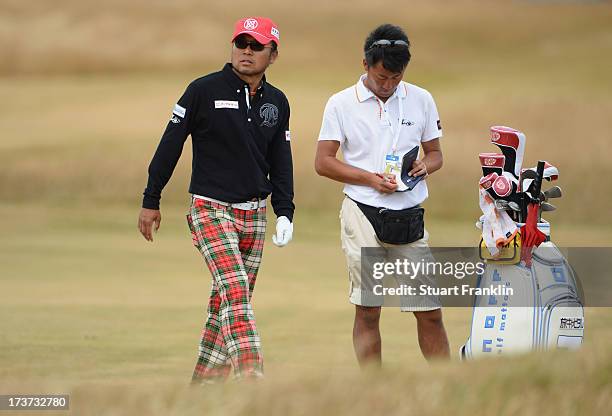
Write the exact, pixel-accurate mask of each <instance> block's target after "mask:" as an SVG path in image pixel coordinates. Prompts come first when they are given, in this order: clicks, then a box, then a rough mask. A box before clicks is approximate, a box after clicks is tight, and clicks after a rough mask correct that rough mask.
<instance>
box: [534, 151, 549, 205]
mask: <svg viewBox="0 0 612 416" xmlns="http://www.w3.org/2000/svg"><path fill="white" fill-rule="evenodd" d="M545 163H546V162H545V161H543V160H538V168H537V173H538V177H537V178H536V179H535V183H534V185H533V187H534V190H533V196H534V197H535V198H540V191H541V190H542V179H543V178H544V164H545Z"/></svg>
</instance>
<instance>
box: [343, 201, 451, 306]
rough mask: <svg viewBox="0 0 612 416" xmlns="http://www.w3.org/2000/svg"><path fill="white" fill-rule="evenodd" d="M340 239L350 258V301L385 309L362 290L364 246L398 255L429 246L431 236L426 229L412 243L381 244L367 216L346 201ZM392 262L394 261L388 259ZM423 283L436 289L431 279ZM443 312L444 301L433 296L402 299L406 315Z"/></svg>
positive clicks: (376, 298) (380, 298) (350, 202)
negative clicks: (362, 251)
mask: <svg viewBox="0 0 612 416" xmlns="http://www.w3.org/2000/svg"><path fill="white" fill-rule="evenodd" d="M340 238H341V241H342V250H343V251H344V254H345V256H346V262H347V265H348V273H349V282H350V289H349V300H350V302H351V303H352V304H354V305H359V306H372V307H377V306H382V297H381V296H375V295H374V294H373V293H372V292H371V291H366V290H364V288H363V287H362V279H361V248H362V247H382V248H393V249H396V250H393V251H394V252H396V253H397V252H398V250H397V249H399V251H400V252H401V249H402V248H404V247H405V248H410V247H425V248H427V247H429V246H428V244H427V241H428V240H429V233H428V232H427V230H425V233H424V236H423V238H421V239H420V240H417V241H415V242H413V243H410V244H405V245H401V246H398V245H393V244H387V243H383V242H381V241H380V240H379V239H378V238H377V237H376V233H375V232H374V228H373V227H372V224H370V221H368V219H367V218H366V217H365V215H364V214H363V212H361V210H360V209H359V207H358V206H357V204H356V203H355V202H354V201H353V200H351V199H350V198H348V197H346V198H344V201H343V202H342V209H341V210H340ZM404 256H405V257H408V258H409V257H410V251H409V250H408V251H407V252H405V255H404ZM387 260H391V259H387ZM418 279H419V281H420V283H423V284H427V285H429V286H435V282H434V281H433V280H430V279H428V278H427V277H422V276H421V277H419V278H418ZM435 309H440V302H439V300H438V298H437V297H433V296H421V295H418V294H417V295H413V296H402V297H401V310H402V312H415V311H430V310H435Z"/></svg>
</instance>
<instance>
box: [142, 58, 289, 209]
mask: <svg viewBox="0 0 612 416" xmlns="http://www.w3.org/2000/svg"><path fill="white" fill-rule="evenodd" d="M289 112H290V109H289V102H288V101H287V97H285V94H283V92H282V91H281V90H279V89H277V88H275V87H274V86H272V85H271V84H269V83H267V82H266V80H265V77H264V78H263V80H262V84H261V86H260V88H259V89H258V90H257V94H256V95H255V96H254V97H253V96H250V95H249V87H248V84H247V83H246V82H245V81H243V80H241V79H240V78H239V77H238V76H237V75H236V74H235V73H234V71H233V70H232V67H231V64H229V63H228V64H226V65H225V67H224V68H223V69H222V70H221V71H219V72H215V73H212V74H209V75H206V76H204V77H202V78H198V79H196V80H195V81H193V82H192V83H191V84H189V86H188V87H187V90H186V91H185V93H184V94H183V96H182V97H181V98H180V99H179V101H178V103H177V104H176V105H175V107H174V111H173V113H172V117H171V119H170V121H169V122H168V126H167V127H166V130H165V132H164V134H163V136H162V138H161V141H160V143H159V146H158V147H157V151H156V152H155V155H154V156H153V160H152V161H151V164H150V165H149V180H148V183H147V187H146V189H145V191H144V198H143V203H142V206H143V208H149V209H159V201H160V199H161V192H162V190H163V188H164V186H165V185H166V184H167V183H168V181H169V180H170V177H171V176H172V172H173V171H174V168H175V167H176V163H177V162H178V159H179V157H180V155H181V152H182V150H183V145H184V143H185V140H186V138H187V136H188V135H191V139H192V145H193V162H192V173H191V184H190V186H189V192H190V193H193V194H198V195H202V196H207V197H210V198H214V199H218V200H220V201H225V202H231V203H234V202H245V201H249V200H252V199H254V198H261V199H263V198H266V197H267V196H268V195H270V194H272V207H273V209H274V213H275V214H276V215H277V216H279V217H280V216H283V215H284V216H286V217H288V218H289V219H290V220H293V211H294V209H295V205H294V204H293V163H292V158H291V145H290V143H291V142H290V137H291V136H290V133H289Z"/></svg>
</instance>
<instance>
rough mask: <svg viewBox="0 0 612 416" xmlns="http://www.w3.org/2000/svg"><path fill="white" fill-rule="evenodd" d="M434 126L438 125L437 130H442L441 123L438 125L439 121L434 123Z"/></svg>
mask: <svg viewBox="0 0 612 416" xmlns="http://www.w3.org/2000/svg"><path fill="white" fill-rule="evenodd" d="M436 124H437V125H438V130H442V123H440V120H438V121H436Z"/></svg>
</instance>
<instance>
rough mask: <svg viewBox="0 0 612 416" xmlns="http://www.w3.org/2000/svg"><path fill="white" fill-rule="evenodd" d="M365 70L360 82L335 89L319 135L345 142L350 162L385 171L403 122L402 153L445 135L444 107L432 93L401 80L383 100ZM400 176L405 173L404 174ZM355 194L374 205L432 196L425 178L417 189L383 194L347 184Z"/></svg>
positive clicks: (407, 203)
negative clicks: (441, 108) (372, 88)
mask: <svg viewBox="0 0 612 416" xmlns="http://www.w3.org/2000/svg"><path fill="white" fill-rule="evenodd" d="M365 77H366V75H365V74H364V75H362V76H361V78H360V79H359V81H358V82H357V84H355V85H353V86H352V87H350V88H347V89H345V90H343V91H340V92H338V93H336V94H334V95H333V96H332V97H331V98H330V99H329V101H328V102H327V105H326V106H325V112H324V113H323V123H322V125H321V131H320V133H319V140H334V141H338V142H340V147H341V149H342V154H343V156H344V161H345V162H346V163H347V164H349V165H351V166H355V167H358V168H361V169H364V170H367V171H369V172H383V171H384V165H385V156H386V155H387V154H390V153H391V152H392V150H391V149H392V147H393V141H394V136H395V132H396V129H397V128H398V125H399V118H400V114H398V113H399V104H398V100H402V114H401V120H402V123H401V127H400V134H399V138H398V140H397V150H396V152H395V154H396V155H399V157H400V160H401V157H402V156H403V155H404V154H405V153H407V152H408V151H410V150H411V149H412V148H413V147H414V146H419V145H420V144H421V142H426V141H429V140H433V139H436V138H439V137H442V128H441V126H440V118H439V116H438V109H437V108H436V104H435V103H434V100H433V97H432V96H431V94H430V93H429V92H428V91H427V90H424V89H423V88H420V87H417V86H416V85H413V84H409V83H407V82H404V81H401V82H400V83H399V84H398V86H397V88H396V90H395V92H394V93H393V95H392V96H391V97H389V99H387V102H382V101H381V100H379V99H378V98H377V97H376V96H375V95H374V94H373V93H372V92H371V91H370V90H369V89H368V88H366V86H365V85H364V84H363V80H364V79H365ZM398 180H399V178H398ZM344 193H345V194H346V195H348V196H349V197H350V198H351V199H354V200H356V201H359V202H361V203H364V204H366V205H371V206H374V207H385V208H389V209H405V208H410V207H413V206H415V205H417V204H420V203H421V202H423V201H424V200H425V199H427V196H428V193H427V184H426V183H425V181H421V182H419V183H418V184H417V186H416V187H415V188H414V189H413V190H412V191H406V192H395V193H393V194H383V193H381V192H378V191H377V190H375V189H374V188H371V187H369V186H362V185H351V184H346V185H345V186H344Z"/></svg>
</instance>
